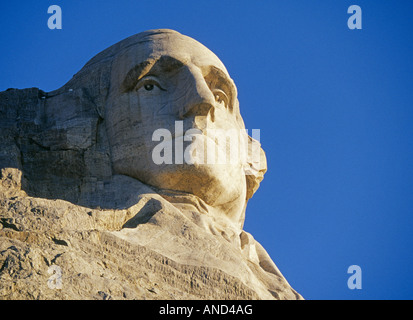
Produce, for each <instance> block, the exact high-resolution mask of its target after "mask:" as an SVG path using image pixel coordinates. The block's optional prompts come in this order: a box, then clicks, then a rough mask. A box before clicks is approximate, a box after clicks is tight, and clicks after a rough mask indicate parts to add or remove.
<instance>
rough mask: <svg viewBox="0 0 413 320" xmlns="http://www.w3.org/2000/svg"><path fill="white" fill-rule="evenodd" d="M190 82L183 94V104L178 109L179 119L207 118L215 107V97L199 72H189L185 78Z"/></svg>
mask: <svg viewBox="0 0 413 320" xmlns="http://www.w3.org/2000/svg"><path fill="white" fill-rule="evenodd" d="M187 79H188V80H187V81H189V82H190V84H189V85H188V86H185V87H186V88H187V91H186V93H185V98H186V99H185V103H184V104H183V106H182V107H181V108H180V109H179V118H180V119H184V118H187V117H189V116H207V115H208V113H210V112H212V115H213V109H214V106H215V97H214V95H213V94H212V92H211V90H210V89H209V87H208V85H207V83H206V81H205V79H204V77H203V76H202V74H201V71H200V70H190V75H189V77H188V78H187Z"/></svg>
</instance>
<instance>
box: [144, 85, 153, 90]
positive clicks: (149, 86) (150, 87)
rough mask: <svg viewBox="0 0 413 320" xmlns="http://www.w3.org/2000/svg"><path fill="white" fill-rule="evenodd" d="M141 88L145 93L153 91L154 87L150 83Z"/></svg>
mask: <svg viewBox="0 0 413 320" xmlns="http://www.w3.org/2000/svg"><path fill="white" fill-rule="evenodd" d="M143 87H144V88H145V90H146V91H151V90H153V88H154V85H153V84H152V83H149V84H145V85H144V86H143Z"/></svg>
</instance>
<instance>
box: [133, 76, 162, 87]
mask: <svg viewBox="0 0 413 320" xmlns="http://www.w3.org/2000/svg"><path fill="white" fill-rule="evenodd" d="M142 87H143V88H144V89H145V90H146V91H153V90H154V89H155V87H156V88H159V89H160V90H162V91H166V90H165V89H164V88H162V87H161V85H160V84H159V82H158V81H157V79H156V78H155V77H153V76H147V77H144V78H142V79H141V80H139V81H138V84H137V85H136V89H135V90H136V91H138V90H139V89H140V88H142Z"/></svg>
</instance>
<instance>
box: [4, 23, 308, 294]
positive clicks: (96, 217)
mask: <svg viewBox="0 0 413 320" xmlns="http://www.w3.org/2000/svg"><path fill="white" fill-rule="evenodd" d="M177 128H178V129H179V128H180V129H181V130H182V131H183V132H187V131H188V130H197V131H196V134H195V135H192V136H191V139H186V137H187V136H186V135H185V134H184V133H183V132H182V134H181V135H179V134H176V129H177ZM234 128H235V129H236V130H238V131H234V132H238V133H236V135H235V136H236V140H235V141H238V142H239V143H241V142H240V141H243V143H246V144H247V145H249V146H252V147H251V148H250V149H244V147H243V150H247V152H245V154H244V155H245V156H241V153H239V154H238V156H237V157H235V162H231V163H230V162H228V161H226V162H223V163H222V162H220V163H215V162H213V163H212V164H211V163H205V162H203V160H204V159H202V158H200V153H199V150H200V148H199V146H202V148H203V147H204V146H205V145H206V141H207V140H208V141H214V142H215V143H216V147H217V149H218V150H224V151H225V152H228V149H229V148H228V147H227V146H225V145H222V141H221V142H219V141H218V140H219V139H218V140H217V139H215V138H216V137H214V139H210V138H211V137H212V133H213V132H214V130H218V129H226V130H227V129H234ZM157 129H162V130H164V131H161V132H163V133H165V132H167V131H170V132H174V133H173V134H172V135H171V136H170V137H169V140H168V136H167V135H164V136H163V142H165V141H171V143H172V142H173V148H172V149H169V148H168V147H167V146H166V145H164V146H165V147H164V148H163V149H162V152H161V153H159V155H160V156H159V157H160V159H161V160H163V162H162V161H159V159H158V158H159V157H158V158H156V154H155V150H156V148H159V144H160V141H161V140H162V139H154V132H156V130H157ZM191 132H194V131H191ZM215 132H216V131H215ZM219 132H222V131H219ZM194 137H195V138H194ZM224 140H226V139H224ZM217 141H218V142H217ZM238 142H237V143H238ZM204 143H205V144H204ZM180 144H181V145H182V148H181V149H182V151H185V150H189V151H191V152H188V153H187V157H186V158H185V157H183V159H184V160H185V161H184V162H179V161H174V162H173V163H170V162H168V161H167V160H168V159H174V160H176V159H177V155H178V152H177V147H176V146H179V145H180ZM197 146H198V147H197ZM254 147H255V150H258V152H255V153H254V152H253V151H251V150H254ZM188 148H189V149H188ZM171 150H172V151H171ZM194 150H197V151H196V152H193V151H194ZM202 150H203V149H202ZM208 150H210V149H207V152H209V151H208ZM171 152H172V153H171ZM0 170H1V173H0V174H1V175H0V299H302V297H301V296H300V295H299V294H298V293H297V292H296V291H295V290H294V289H292V288H291V287H290V285H289V284H288V282H287V281H286V280H285V278H284V277H283V276H282V274H281V273H280V271H279V270H278V269H277V267H276V265H275V264H274V262H273V261H272V260H271V258H270V257H269V256H268V254H267V252H266V251H265V250H264V248H263V247H262V246H261V245H260V244H259V243H258V242H256V241H255V240H254V238H253V237H252V235H250V234H249V233H247V232H245V231H243V230H242V226H243V221H244V217H245V216H244V215H245V209H246V204H247V201H248V199H250V198H251V197H252V195H253V193H254V192H255V191H256V190H257V189H258V186H259V182H260V181H261V180H262V178H263V175H264V172H265V170H266V163H265V155H264V152H263V151H262V150H261V148H260V146H259V143H258V142H257V141H255V140H254V139H252V138H251V137H248V136H247V135H246V134H245V128H244V124H243V121H242V118H241V115H240V112H239V107H238V100H237V98H236V88H235V85H234V84H233V82H232V80H231V79H230V77H229V75H228V72H227V71H226V69H225V67H224V66H223V64H222V62H221V61H219V59H218V58H217V57H216V56H215V55H214V54H213V53H212V52H210V51H209V50H208V49H207V48H205V47H204V46H202V45H201V44H200V43H198V42H196V41H195V40H193V39H191V38H189V37H186V36H183V35H181V34H179V33H177V32H175V31H172V30H151V31H147V32H144V33H140V34H137V35H135V36H132V37H130V38H127V39H125V40H123V41H121V42H119V43H117V44H115V45H114V46H112V47H110V48H108V49H106V50H104V51H103V52H101V53H100V54H98V55H97V56H95V57H94V58H93V59H92V60H90V61H89V62H88V63H87V64H86V65H85V67H84V68H83V69H82V70H80V71H79V72H78V73H77V74H76V75H75V76H74V77H73V79H72V80H70V81H69V82H68V83H67V84H66V85H65V86H63V87H62V88H60V89H58V90H55V91H52V92H43V91H42V90H39V89H37V88H31V89H22V90H17V89H9V90H7V91H4V92H1V93H0Z"/></svg>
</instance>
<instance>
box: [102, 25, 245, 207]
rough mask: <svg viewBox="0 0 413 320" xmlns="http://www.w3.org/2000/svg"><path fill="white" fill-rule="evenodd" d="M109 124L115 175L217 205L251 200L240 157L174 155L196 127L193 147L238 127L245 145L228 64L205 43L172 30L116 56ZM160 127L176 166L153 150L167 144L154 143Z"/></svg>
mask: <svg viewBox="0 0 413 320" xmlns="http://www.w3.org/2000/svg"><path fill="white" fill-rule="evenodd" d="M105 118H106V122H107V131H108V137H109V142H110V146H111V153H112V161H113V168H114V170H115V172H116V173H118V174H124V175H128V176H131V177H134V178H136V179H139V180H140V181H142V182H144V183H146V184H149V185H152V186H155V187H157V188H160V189H167V190H175V191H179V192H184V193H191V194H194V195H196V196H198V197H200V198H201V199H203V200H204V201H205V202H206V203H207V204H210V205H215V206H216V205H223V204H226V203H231V202H233V201H236V199H239V198H241V199H242V200H243V201H245V194H246V181H245V173H244V169H243V165H244V163H243V160H242V159H241V157H238V158H236V159H235V162H234V161H232V162H230V161H226V163H223V164H208V163H205V162H206V161H199V158H197V155H196V154H189V158H190V159H191V160H192V163H186V161H185V160H184V161H183V163H180V161H179V157H181V158H182V157H183V155H182V154H179V153H181V152H182V151H184V150H186V148H187V147H188V145H189V144H190V143H191V142H190V141H184V142H183V150H178V152H175V151H177V148H176V144H177V143H178V145H179V143H181V142H182V140H183V137H182V134H185V132H187V130H189V129H198V130H199V134H198V135H196V138H195V140H194V142H193V143H192V145H191V146H194V143H195V145H196V144H198V145H203V144H204V143H205V142H206V141H207V140H208V141H209V143H213V144H215V143H216V142H217V141H215V139H214V137H213V134H210V133H209V132H211V133H212V132H214V134H215V133H216V132H217V131H219V130H224V131H225V132H228V130H231V129H232V131H231V132H232V134H234V133H235V132H237V133H236V134H235V135H236V136H237V138H238V139H239V140H238V141H239V142H241V143H242V141H245V140H243V138H245V137H244V135H245V128H244V124H243V122H242V119H241V117H240V114H239V109H238V101H237V92H236V87H235V85H234V83H233V81H232V80H231V78H230V77H229V75H228V72H227V70H226V69H225V67H224V65H223V64H222V62H221V61H220V60H219V59H218V58H217V57H216V56H215V54H213V53H212V52H211V51H210V50H209V49H207V48H206V47H204V46H203V45H202V44H200V43H199V42H197V41H195V40H193V39H191V38H189V37H187V36H184V35H181V34H179V33H177V32H173V31H165V32H153V33H148V34H146V35H145V36H143V37H142V39H141V41H139V42H138V43H135V44H134V45H131V46H129V47H126V48H125V49H124V50H123V51H122V53H120V54H118V55H116V57H115V58H114V61H113V64H112V74H111V88H110V92H109V97H108V100H107V104H106V117H105ZM177 121H181V122H179V123H178V125H177ZM176 126H178V127H176ZM180 126H182V128H179V127H180ZM177 128H178V130H177ZM158 129H165V130H168V131H169V132H171V134H172V141H171V142H172V146H173V147H172V152H173V155H172V163H163V164H156V163H155V162H154V159H153V150H154V148H155V147H156V146H157V145H159V143H160V141H159V139H158V141H153V134H154V132H155V131H156V130H158ZM224 131H222V132H224ZM163 142H166V141H163ZM224 142H227V141H226V140H225V139H224ZM216 144H217V146H218V147H222V148H226V147H227V146H224V145H222V142H219V141H218V142H217V143H216ZM204 145H205V144H204ZM177 159H178V161H177ZM204 160H205V159H204Z"/></svg>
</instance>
